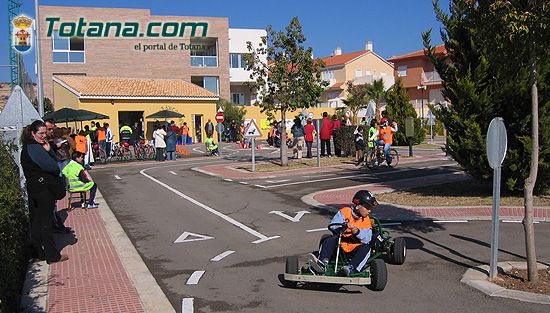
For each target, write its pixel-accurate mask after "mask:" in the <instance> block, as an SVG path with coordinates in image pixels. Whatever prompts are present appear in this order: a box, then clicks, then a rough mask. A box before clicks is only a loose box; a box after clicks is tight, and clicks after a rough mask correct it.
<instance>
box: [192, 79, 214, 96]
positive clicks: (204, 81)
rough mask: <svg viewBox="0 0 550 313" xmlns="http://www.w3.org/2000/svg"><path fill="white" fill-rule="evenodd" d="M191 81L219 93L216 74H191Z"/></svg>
mask: <svg viewBox="0 0 550 313" xmlns="http://www.w3.org/2000/svg"><path fill="white" fill-rule="evenodd" d="M191 82H192V83H193V84H195V85H197V86H200V87H202V88H204V89H206V90H209V91H211V92H213V93H215V94H219V89H218V76H191Z"/></svg>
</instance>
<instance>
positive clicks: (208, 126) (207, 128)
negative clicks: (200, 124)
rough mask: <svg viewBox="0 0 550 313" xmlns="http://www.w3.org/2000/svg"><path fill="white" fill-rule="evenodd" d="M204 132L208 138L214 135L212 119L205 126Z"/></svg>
mask: <svg viewBox="0 0 550 313" xmlns="http://www.w3.org/2000/svg"><path fill="white" fill-rule="evenodd" d="M204 131H205V132H206V137H212V136H213V135H214V123H212V120H211V119H208V122H206V124H205V125H204Z"/></svg>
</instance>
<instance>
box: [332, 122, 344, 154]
mask: <svg viewBox="0 0 550 313" xmlns="http://www.w3.org/2000/svg"><path fill="white" fill-rule="evenodd" d="M344 125H345V124H344ZM340 126H342V122H341V121H340V120H339V119H338V116H336V114H334V115H333V116H332V141H333V142H334V155H336V156H338V157H340V156H342V147H340V145H339V144H338V143H336V139H335V138H334V131H335V130H337V129H338V128H340Z"/></svg>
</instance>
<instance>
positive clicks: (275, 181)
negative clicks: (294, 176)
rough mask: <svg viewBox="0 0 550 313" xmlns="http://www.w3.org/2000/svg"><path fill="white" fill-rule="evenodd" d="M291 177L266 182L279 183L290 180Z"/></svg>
mask: <svg viewBox="0 0 550 313" xmlns="http://www.w3.org/2000/svg"><path fill="white" fill-rule="evenodd" d="M289 180H290V179H281V180H266V181H265V182H266V183H270V184H277V183H284V182H285V181H289Z"/></svg>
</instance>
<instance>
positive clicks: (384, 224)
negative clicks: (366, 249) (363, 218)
mask: <svg viewBox="0 0 550 313" xmlns="http://www.w3.org/2000/svg"><path fill="white" fill-rule="evenodd" d="M380 225H382V226H399V225H401V223H399V222H395V223H380Z"/></svg>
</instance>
